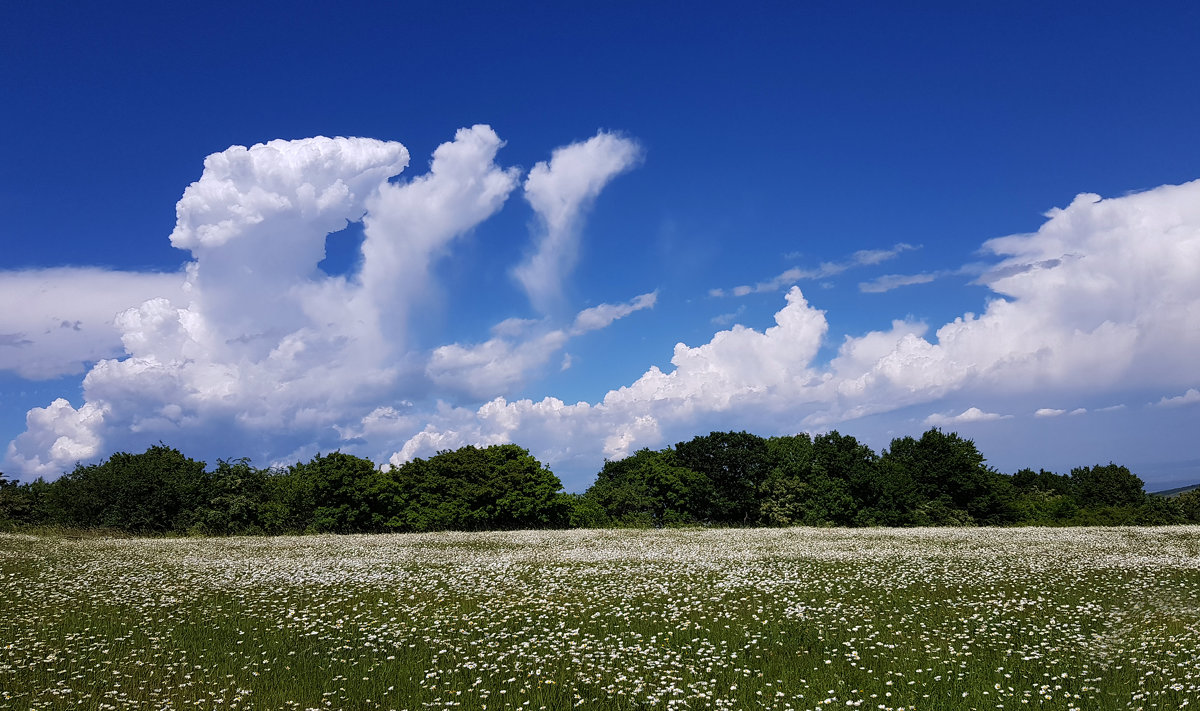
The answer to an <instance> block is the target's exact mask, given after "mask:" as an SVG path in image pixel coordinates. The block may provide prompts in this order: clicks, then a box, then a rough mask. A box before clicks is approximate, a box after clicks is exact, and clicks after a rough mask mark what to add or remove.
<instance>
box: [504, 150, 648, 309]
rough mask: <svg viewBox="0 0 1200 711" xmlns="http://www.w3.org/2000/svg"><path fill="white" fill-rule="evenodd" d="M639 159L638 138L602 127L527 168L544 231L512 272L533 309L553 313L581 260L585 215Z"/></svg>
mask: <svg viewBox="0 0 1200 711" xmlns="http://www.w3.org/2000/svg"><path fill="white" fill-rule="evenodd" d="M640 157H641V149H640V148H639V147H638V145H637V144H636V143H635V142H633V141H631V140H629V139H627V138H624V137H622V136H619V135H617V134H613V133H605V132H603V131H602V132H600V133H598V134H596V135H595V136H593V137H592V138H589V139H588V140H586V141H581V142H579V143H572V144H571V145H569V146H564V147H562V148H558V149H556V150H555V151H554V153H553V155H552V156H551V158H550V160H549V162H546V161H543V162H540V163H538V164H537V165H535V166H534V167H533V170H531V171H529V177H528V178H526V180H525V199H526V200H528V201H529V204H530V206H532V207H533V210H534V212H535V213H536V214H537V217H538V221H539V223H540V230H541V232H540V235H539V238H538V240H537V243H536V245H535V246H534V251H533V253H532V254H531V255H530V256H529V258H528V259H527V260H526V261H524V262H522V263H521V264H520V265H518V266H517V267H516V268H515V269H514V270H513V276H514V277H515V278H516V279H517V281H518V282H519V283H520V284H521V286H522V287H523V288H524V289H525V292H526V294H528V296H529V301H530V303H532V304H533V306H534V308H536V309H538V310H540V311H542V312H543V313H545V312H549V311H551V310H552V309H553V308H554V306H555V305H556V304H557V303H558V302H559V301H560V300H561V296H562V283H563V280H564V279H565V278H566V277H567V276H568V275H569V274H570V273H571V270H572V269H574V267H575V264H576V262H577V261H578V258H579V233H580V226H581V220H582V218H583V216H584V214H585V213H586V212H587V210H588V209H589V208H590V207H591V204H592V202H593V201H594V200H595V199H596V196H598V195H599V194H600V191H601V190H603V189H604V186H605V185H607V184H608V183H609V181H611V180H612V179H613V178H615V177H616V176H617V175H620V174H621V173H623V172H625V171H626V170H628V169H629V168H631V167H633V166H634V165H635V164H636V163H637V162H638V160H640Z"/></svg>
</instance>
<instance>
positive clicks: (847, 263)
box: [708, 242, 919, 297]
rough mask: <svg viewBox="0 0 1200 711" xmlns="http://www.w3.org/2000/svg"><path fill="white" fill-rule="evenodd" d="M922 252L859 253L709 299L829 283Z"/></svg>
mask: <svg viewBox="0 0 1200 711" xmlns="http://www.w3.org/2000/svg"><path fill="white" fill-rule="evenodd" d="M913 249H919V247H914V246H913V245H911V244H906V243H904V242H900V243H898V244H896V245H894V246H893V247H891V248H890V249H860V250H858V251H857V252H855V253H854V254H852V255H850V256H849V257H847V258H846V259H843V260H840V261H837V262H822V263H821V264H820V265H819V266H817V267H814V268H809V269H804V268H801V267H792V268H790V269H787V270H785V271H784V272H783V273H781V274H778V275H776V276H774V277H772V278H770V279H767V280H765V281H760V282H758V283H757V284H754V285H753V286H751V285H748V284H743V285H741V286H735V287H733V288H732V289H728V290H725V289H710V290H709V292H708V293H709V296H718V297H719V296H747V295H749V294H761V293H765V292H773V291H779V290H780V289H783V288H786V287H789V286H791V285H793V284H795V283H796V282H799V281H802V280H805V279H827V278H829V277H831V276H837V275H838V274H841V273H842V272H845V271H847V270H849V269H853V268H854V267H862V266H872V265H875V264H880V263H882V262H885V261H887V260H889V259H894V258H895V257H896V256H898V255H899V254H901V253H902V252H907V251H909V250H913Z"/></svg>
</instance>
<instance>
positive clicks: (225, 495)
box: [193, 458, 268, 535]
mask: <svg viewBox="0 0 1200 711" xmlns="http://www.w3.org/2000/svg"><path fill="white" fill-rule="evenodd" d="M267 474H268V472H267V471H266V470H262V469H256V468H255V467H253V466H251V465H250V460H249V459H245V458H242V459H235V460H228V459H218V460H217V468H216V469H215V470H214V471H212V472H211V473H209V475H208V482H207V489H206V491H205V501H204V503H203V504H201V506H200V507H199V508H198V509H197V510H196V513H195V516H194V518H195V523H194V524H193V531H194V532H196V533H203V534H206V535H234V534H252V533H259V532H261V531H262V530H263V523H262V520H261V519H262V513H263V507H264V505H265V503H266V500H267Z"/></svg>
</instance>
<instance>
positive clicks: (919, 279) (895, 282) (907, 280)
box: [858, 272, 948, 294]
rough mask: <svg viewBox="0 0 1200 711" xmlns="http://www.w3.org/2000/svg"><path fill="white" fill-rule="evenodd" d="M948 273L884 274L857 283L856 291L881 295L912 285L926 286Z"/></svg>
mask: <svg viewBox="0 0 1200 711" xmlns="http://www.w3.org/2000/svg"><path fill="white" fill-rule="evenodd" d="M947 273H948V272H923V273H921V274H884V275H883V276H880V277H876V278H874V279H872V280H870V281H863V282H859V284H858V290H859V291H861V292H864V293H867V294H882V293H883V292H885V291H891V290H892V289H899V288H900V287H902V286H912V285H913V284H928V283H929V282H931V281H936V280H937V279H940V278H941V277H942V276H944V275H945V274H947Z"/></svg>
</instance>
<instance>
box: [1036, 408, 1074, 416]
mask: <svg viewBox="0 0 1200 711" xmlns="http://www.w3.org/2000/svg"><path fill="white" fill-rule="evenodd" d="M1065 414H1067V411H1066V410H1059V409H1055V408H1052V407H1042V408H1038V410H1037V411H1036V412H1034V413H1033V416H1034V417H1058V416H1059V415H1065Z"/></svg>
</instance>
